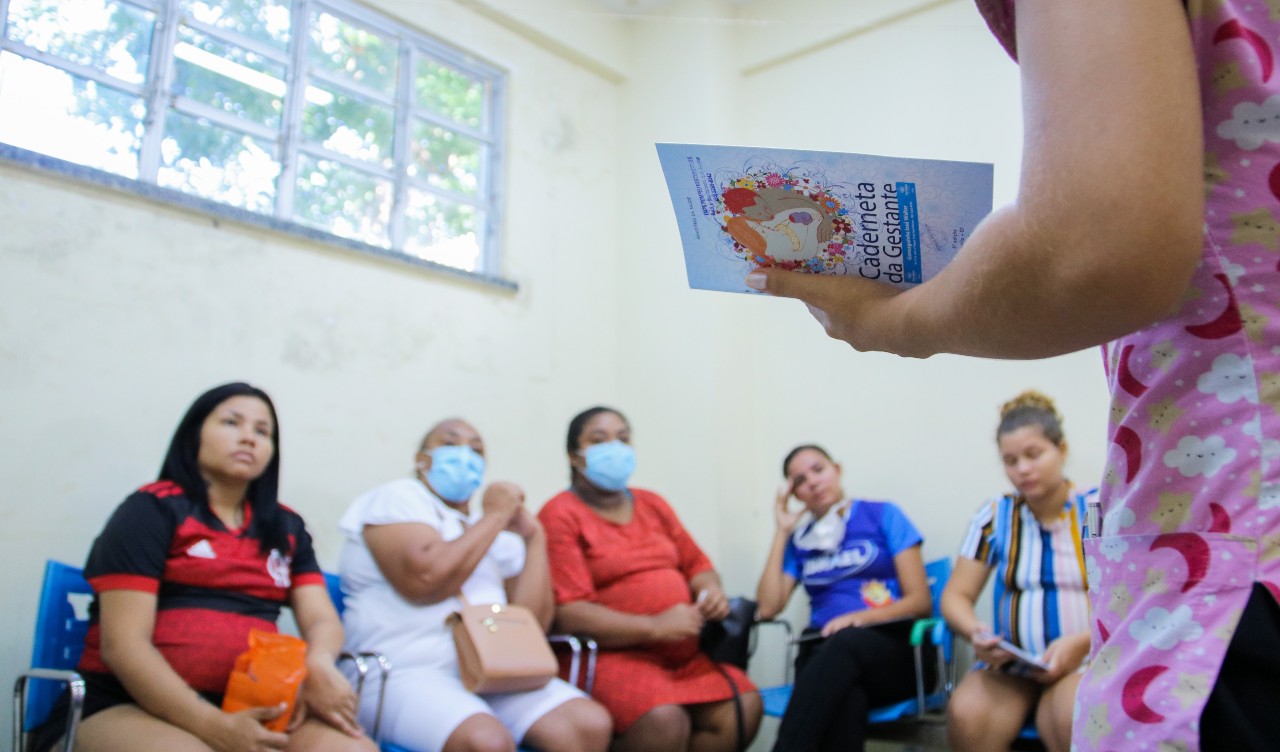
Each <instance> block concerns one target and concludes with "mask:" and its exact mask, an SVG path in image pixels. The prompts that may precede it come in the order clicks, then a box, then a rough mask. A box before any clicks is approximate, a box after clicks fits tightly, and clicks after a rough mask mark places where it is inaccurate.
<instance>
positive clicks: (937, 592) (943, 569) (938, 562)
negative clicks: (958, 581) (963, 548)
mask: <svg viewBox="0 0 1280 752" xmlns="http://www.w3.org/2000/svg"><path fill="white" fill-rule="evenodd" d="M924 576H925V577H926V578H928V580H929V596H930V597H931V598H933V615H934V616H935V617H937V618H939V619H941V618H942V589H943V588H945V587H946V586H947V580H949V579H951V559H950V558H944V559H934V560H933V561H931V562H929V563H928V564H925V565H924Z"/></svg>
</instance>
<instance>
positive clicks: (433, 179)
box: [409, 120, 484, 196]
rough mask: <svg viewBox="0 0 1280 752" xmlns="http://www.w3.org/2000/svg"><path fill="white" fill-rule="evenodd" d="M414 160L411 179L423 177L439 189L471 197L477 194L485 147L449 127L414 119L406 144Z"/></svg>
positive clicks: (410, 172)
mask: <svg viewBox="0 0 1280 752" xmlns="http://www.w3.org/2000/svg"><path fill="white" fill-rule="evenodd" d="M409 148H410V151H411V152H412V154H413V161H412V162H411V163H410V164H409V175H410V176H411V177H417V176H425V177H426V179H427V182H428V183H430V184H431V185H434V186H437V187H439V188H446V189H448V190H451V191H457V192H458V193H463V194H466V195H468V196H474V195H476V194H477V193H479V191H480V165H481V159H482V157H483V155H484V146H483V145H482V144H481V143H480V142H478V141H476V140H475V139H472V138H468V137H466V136H463V135H461V134H458V133H455V132H453V131H451V130H449V129H448V128H441V127H440V126H438V125H433V124H431V123H427V122H423V121H421V120H415V121H414V123H413V141H412V143H410V145H409Z"/></svg>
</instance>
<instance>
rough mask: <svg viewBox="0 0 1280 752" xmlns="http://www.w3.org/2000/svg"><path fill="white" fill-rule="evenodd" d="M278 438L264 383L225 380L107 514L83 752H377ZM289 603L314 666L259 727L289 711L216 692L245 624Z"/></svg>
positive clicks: (272, 626) (92, 572) (87, 667)
mask: <svg viewBox="0 0 1280 752" xmlns="http://www.w3.org/2000/svg"><path fill="white" fill-rule="evenodd" d="M279 442H280V430H279V424H278V422H277V420H276V413H275V408H274V406H273V405H272V404H271V399H270V398H269V397H268V396H267V395H266V393H265V392H263V391H262V390H260V389H257V388H256V387H252V386H249V385H248V384H240V383H235V384H224V385H222V386H219V387H215V388H214V389H211V390H209V391H208V392H205V393H204V394H203V395H201V396H200V397H199V398H197V399H196V401H195V402H194V403H193V404H192V405H191V407H190V408H189V409H188V410H187V414H186V415H185V416H184V417H183V419H182V422H181V423H179V425H178V428H177V431H175V433H174V436H173V441H172V443H171V444H170V446H169V452H168V454H167V455H166V456H165V460H164V464H163V466H162V467H161V469H160V476H159V479H158V480H157V481H156V482H155V483H152V484H149V485H147V486H144V487H143V488H141V489H139V490H138V491H136V492H134V493H133V494H131V495H130V496H129V497H128V498H127V499H125V500H124V502H123V503H122V504H121V505H120V506H119V507H117V508H116V510H115V512H114V514H112V515H111V519H110V520H109V521H108V522H107V525H106V527H105V528H104V529H103V531H102V533H101V535H99V536H98V538H97V540H95V541H94V543H93V548H92V549H91V551H90V552H89V558H88V561H87V563H86V564H85V569H84V574H85V577H86V579H88V580H89V584H90V585H92V586H93V590H94V601H93V604H92V606H91V607H90V626H89V632H88V635H87V636H86V638H85V650H84V655H83V657H82V658H81V661H80V665H79V671H80V672H81V674H83V675H84V678H85V682H86V694H85V704H84V716H83V718H84V720H83V722H82V723H81V724H80V730H79V732H78V733H77V735H76V741H75V752H100V751H106V752H115V751H116V750H119V752H140V751H148V750H156V751H157V752H160V751H163V752H208V750H215V751H216V752H245V751H246V750H254V751H261V750H297V751H298V752H303V751H306V752H375V750H376V747H375V745H374V744H373V743H372V741H370V740H369V739H368V738H366V737H364V736H363V734H362V733H361V731H360V727H359V726H358V725H356V721H355V711H356V698H355V693H354V692H353V691H352V689H351V687H350V685H349V684H348V683H347V681H346V679H345V678H344V677H343V676H342V674H341V673H340V672H339V671H338V670H337V669H336V668H335V666H334V661H335V659H336V657H337V654H338V651H339V650H340V649H341V646H342V624H341V622H340V621H339V620H338V614H337V612H336V611H335V610H334V607H333V604H332V602H331V601H330V600H329V595H328V591H327V589H326V588H325V583H324V576H323V574H322V573H321V571H320V567H319V565H318V564H317V563H316V557H315V553H314V551H313V550H312V548H311V537H310V535H308V533H307V530H306V527H305V526H304V525H303V522H302V518H301V517H299V516H298V515H297V514H296V513H295V512H294V511H293V510H291V509H289V508H287V507H285V506H283V505H281V504H280V503H279V501H278V500H277V497H276V488H277V482H278V478H279V468H280V446H279ZM285 605H288V606H289V607H290V608H292V610H293V613H294V617H295V620H296V621H297V624H298V628H299V631H300V632H301V634H302V637H303V639H305V640H306V642H307V671H308V675H307V679H306V681H305V682H304V683H303V687H302V692H301V695H300V697H299V699H298V702H297V703H296V710H295V714H294V717H293V718H292V719H291V721H290V724H289V727H288V729H287V731H286V732H284V733H281V732H276V731H271V730H268V729H267V727H266V726H265V725H264V723H265V722H267V721H270V720H273V719H276V718H278V717H279V716H280V715H281V714H282V713H283V712H284V705H283V704H282V705H280V706H276V707H261V708H252V709H249V710H244V711H241V712H237V713H225V712H223V711H222V710H221V701H222V698H221V695H222V693H223V692H224V691H225V689H226V686H227V678H228V676H229V675H230V673H231V669H232V665H233V663H234V662H235V659H236V656H238V655H239V654H240V653H242V652H244V651H245V650H246V649H247V648H248V644H249V643H248V638H249V630H250V629H259V630H265V631H270V632H274V631H276V617H277V616H278V615H279V613H280V608H281V607H282V606H285ZM62 715H63V714H62V713H55V714H54V717H55V718H61V717H62ZM60 733H61V729H50V730H47V732H46V733H45V734H43V736H44V737H45V738H46V739H47V738H48V737H53V738H54V739H56V738H57V737H58V736H59V735H60ZM49 743H50V742H49V741H45V742H44V745H43V746H44V748H47V747H48V745H49Z"/></svg>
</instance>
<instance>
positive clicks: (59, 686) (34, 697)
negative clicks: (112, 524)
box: [13, 559, 93, 752]
mask: <svg viewBox="0 0 1280 752" xmlns="http://www.w3.org/2000/svg"><path fill="white" fill-rule="evenodd" d="M92 598H93V589H92V588H90V587H89V583H87V582H85V579H84V576H83V574H81V571H80V568H79V567H73V566H70V565H68V564H63V563H62V562H58V561H53V560H52V559H50V560H49V561H48V562H46V563H45V567H44V582H43V584H42V585H41V587H40V601H39V603H38V604H37V606H36V631H35V641H34V645H33V647H32V650H31V668H30V669H28V670H26V671H23V672H21V673H20V674H18V679H17V681H16V682H14V685H13V749H14V750H16V751H17V752H21V751H22V750H25V749H26V748H27V744H29V743H30V732H31V730H32V729H34V728H36V727H37V726H39V725H40V724H42V723H44V722H45V721H46V720H48V718H49V714H50V713H51V712H52V711H53V704H54V702H55V701H57V699H58V695H59V694H61V693H62V691H63V689H64V688H68V689H70V695H69V697H70V704H69V706H68V709H67V731H66V734H67V747H68V748H70V747H71V745H72V744H73V743H74V742H75V734H76V729H77V727H78V726H79V724H80V713H81V709H82V708H83V705H84V679H83V678H81V676H80V674H78V673H76V672H75V670H74V669H75V667H76V664H78V663H79V662H80V653H81V652H83V651H84V635H85V632H87V631H88V629H89V602H90V601H91V600H92Z"/></svg>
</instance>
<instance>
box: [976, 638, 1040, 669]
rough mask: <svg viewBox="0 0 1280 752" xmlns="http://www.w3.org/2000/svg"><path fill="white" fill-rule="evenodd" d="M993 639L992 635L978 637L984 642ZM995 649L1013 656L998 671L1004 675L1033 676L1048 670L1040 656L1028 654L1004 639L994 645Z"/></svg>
mask: <svg viewBox="0 0 1280 752" xmlns="http://www.w3.org/2000/svg"><path fill="white" fill-rule="evenodd" d="M994 637H995V635H992V634H985V635H979V638H980V639H984V640H989V639H992V638H994ZM996 647H998V648H1000V649H1001V650H1003V651H1005V652H1006V653H1008V654H1009V655H1012V656H1013V660H1011V661H1009V662H1008V663H1006V664H1004V665H1003V666H1001V667H1000V670H1001V671H1003V672H1004V673H1006V674H1013V675H1014V676H1034V675H1035V674H1038V673H1041V672H1044V671H1048V670H1049V664H1047V663H1045V662H1044V659H1042V658H1041V657H1040V656H1038V655H1035V654H1033V653H1029V652H1027V651H1026V650H1023V649H1022V648H1020V647H1018V646H1017V645H1014V644H1013V643H1012V642H1009V641H1008V640H1006V639H1003V638H1001V640H1000V641H999V642H997V643H996Z"/></svg>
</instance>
